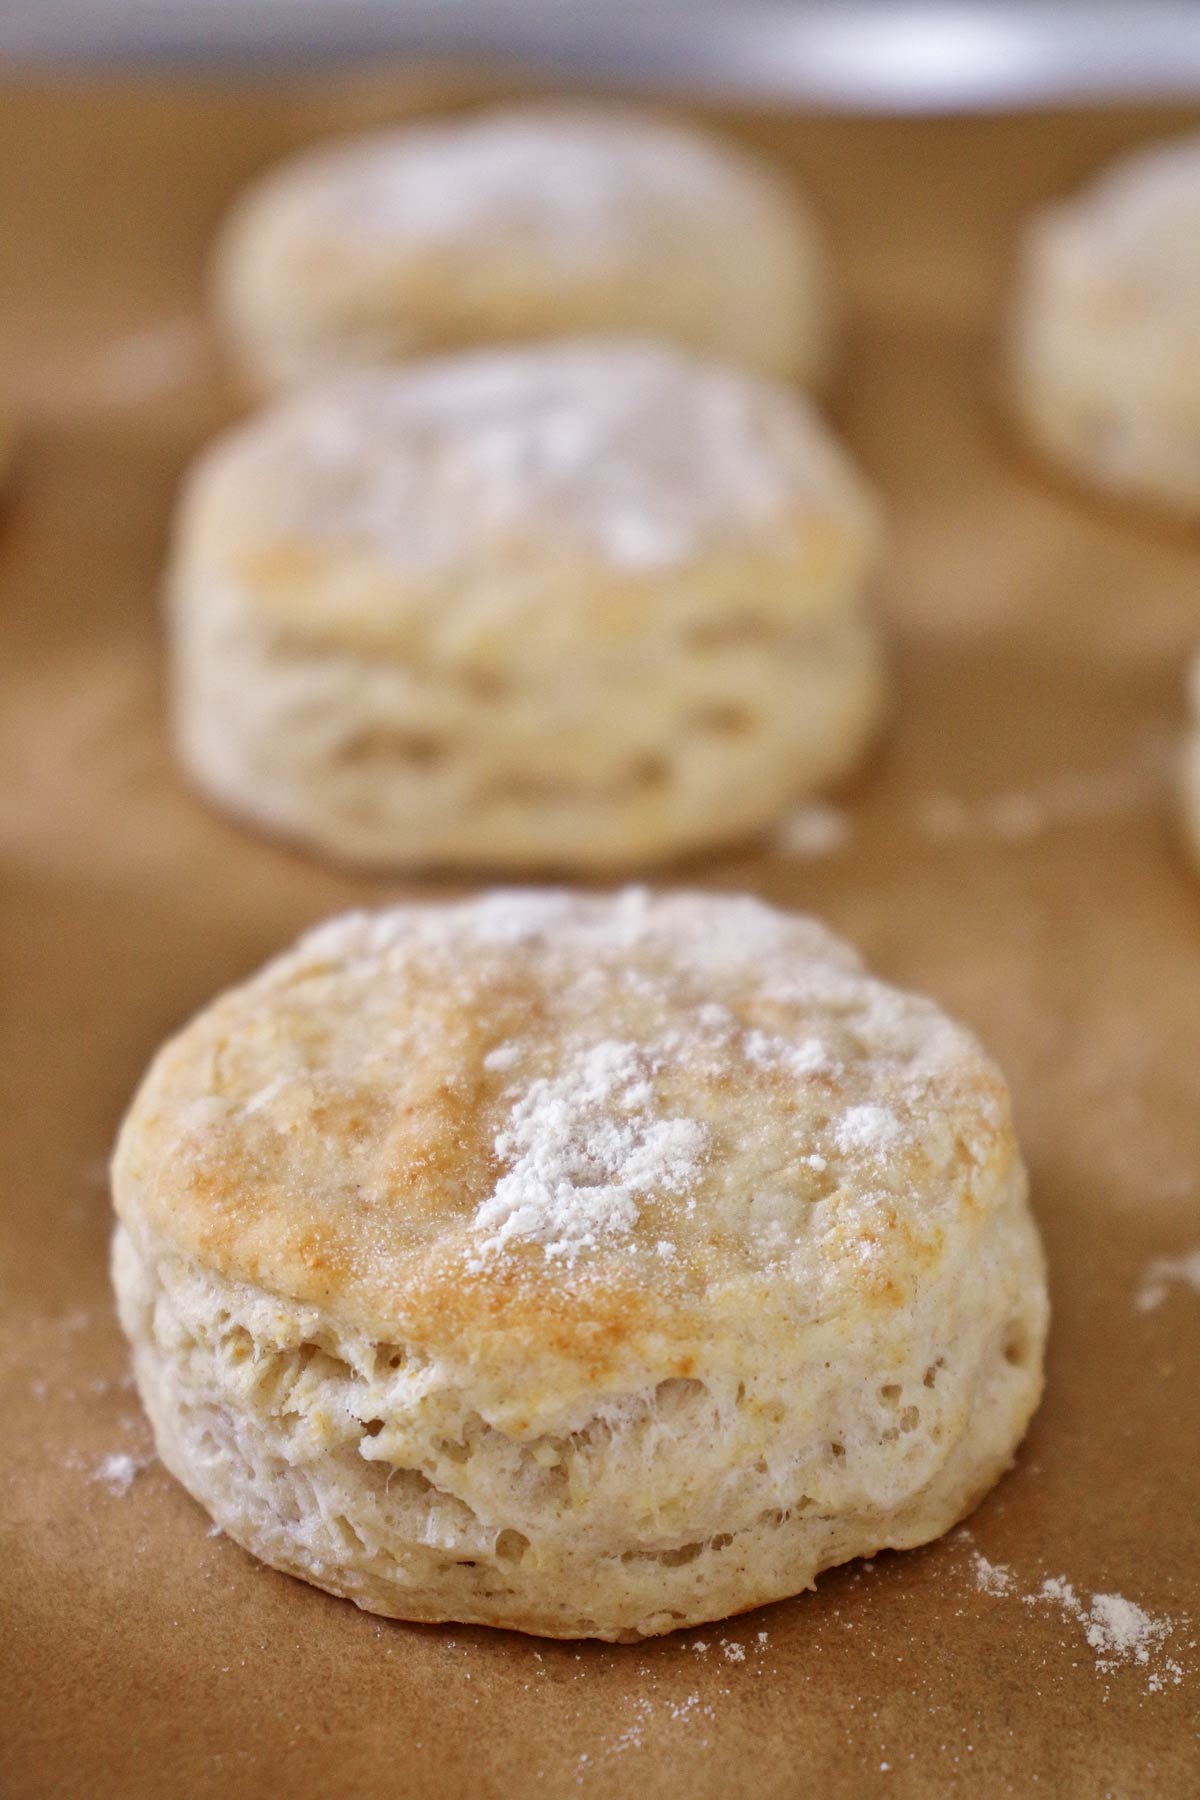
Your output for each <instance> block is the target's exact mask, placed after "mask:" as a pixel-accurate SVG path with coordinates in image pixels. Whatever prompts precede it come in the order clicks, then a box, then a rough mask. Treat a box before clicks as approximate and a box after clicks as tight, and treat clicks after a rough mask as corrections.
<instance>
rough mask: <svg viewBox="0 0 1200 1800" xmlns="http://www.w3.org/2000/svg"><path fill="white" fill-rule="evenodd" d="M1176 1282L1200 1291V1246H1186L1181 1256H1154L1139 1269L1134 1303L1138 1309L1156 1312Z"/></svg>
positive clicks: (1195, 1292) (1195, 1291) (1196, 1292)
mask: <svg viewBox="0 0 1200 1800" xmlns="http://www.w3.org/2000/svg"><path fill="white" fill-rule="evenodd" d="M1176 1283H1178V1285H1179V1286H1180V1287H1188V1288H1191V1290H1192V1292H1193V1293H1194V1294H1200V1248H1197V1249H1195V1250H1186V1251H1185V1252H1184V1253H1183V1255H1182V1256H1155V1257H1153V1258H1152V1259H1151V1260H1150V1261H1149V1262H1148V1263H1147V1264H1146V1266H1145V1268H1144V1269H1143V1270H1142V1273H1141V1276H1140V1278H1139V1281H1138V1288H1137V1293H1136V1295H1135V1296H1134V1302H1133V1304H1134V1306H1135V1307H1136V1308H1137V1310H1138V1312H1144V1313H1145V1312H1156V1311H1157V1310H1158V1308H1159V1307H1160V1306H1161V1305H1162V1303H1163V1301H1164V1300H1165V1299H1166V1297H1167V1290H1168V1289H1169V1288H1170V1287H1172V1286H1173V1285H1174V1284H1176Z"/></svg>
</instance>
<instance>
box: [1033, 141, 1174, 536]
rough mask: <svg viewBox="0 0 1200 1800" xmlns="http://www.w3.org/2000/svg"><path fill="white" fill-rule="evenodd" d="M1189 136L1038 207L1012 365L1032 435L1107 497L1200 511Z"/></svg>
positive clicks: (1142, 153) (1145, 152)
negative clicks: (1079, 192) (1058, 201)
mask: <svg viewBox="0 0 1200 1800" xmlns="http://www.w3.org/2000/svg"><path fill="white" fill-rule="evenodd" d="M1198 241H1200V136H1197V137H1193V138H1188V139H1184V140H1183V141H1181V142H1175V143H1171V144H1166V145H1156V146H1153V147H1152V148H1150V149H1144V150H1140V151H1138V152H1136V153H1135V154H1133V155H1130V156H1127V157H1125V158H1123V159H1122V160H1121V161H1120V162H1118V163H1117V164H1116V165H1115V166H1114V167H1112V168H1111V169H1109V170H1108V171H1106V172H1105V174H1104V175H1103V176H1101V178H1100V179H1099V180H1098V181H1097V182H1095V183H1094V184H1093V185H1092V186H1091V187H1090V188H1089V189H1087V190H1086V191H1085V192H1084V193H1083V194H1082V195H1079V196H1078V197H1076V198H1074V199H1072V200H1069V201H1067V202H1065V203H1064V204H1061V205H1058V206H1055V207H1052V208H1050V209H1048V210H1046V211H1044V212H1042V213H1040V214H1039V215H1038V216H1037V217H1036V218H1035V219H1034V220H1033V222H1032V224H1031V225H1030V227H1029V229H1028V231H1027V233H1026V237H1025V242H1024V246H1023V252H1022V263H1021V270H1020V276H1019V282H1018V292H1017V299H1016V317H1015V327H1014V335H1013V346H1012V372H1013V379H1014V397H1015V404H1016V410H1017V413H1018V415H1019V418H1020V420H1021V421H1022V423H1023V425H1024V428H1025V430H1026V432H1027V433H1028V435H1029V437H1030V439H1031V440H1032V442H1033V443H1034V444H1035V445H1036V446H1038V447H1039V448H1040V449H1041V450H1042V451H1044V452H1045V453H1046V454H1047V455H1048V456H1049V457H1051V458H1052V459H1053V460H1054V461H1055V462H1057V463H1059V464H1060V465H1061V466H1062V467H1063V468H1065V469H1066V470H1067V471H1069V472H1070V474H1071V475H1073V476H1074V477H1076V478H1077V479H1078V480H1080V481H1081V482H1084V483H1086V484H1087V485H1089V486H1091V487H1093V488H1096V489H1099V490H1101V491H1103V492H1105V493H1107V494H1110V495H1116V496H1119V497H1123V498H1126V499H1130V500H1137V501H1141V502H1150V503H1152V504H1154V505H1157V506H1159V507H1163V508H1167V509H1170V510H1171V511H1173V512H1175V513H1177V514H1181V515H1183V516H1184V517H1187V518H1197V517H1200V256H1197V254H1196V249H1195V246H1196V243H1197V242H1198Z"/></svg>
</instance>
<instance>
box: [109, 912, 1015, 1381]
mask: <svg viewBox="0 0 1200 1800" xmlns="http://www.w3.org/2000/svg"><path fill="white" fill-rule="evenodd" d="M1015 1164H1016V1147H1015V1144H1014V1141H1013V1137H1012V1131H1011V1125H1010V1121H1009V1110H1008V1100H1007V1095H1006V1091H1005V1088H1004V1084H1003V1082H1002V1080H1001V1078H1000V1076H999V1074H998V1073H997V1071H996V1070H995V1068H994V1067H993V1066H992V1065H991V1064H990V1063H989V1062H988V1060H987V1059H986V1058H985V1056H984V1055H983V1053H982V1051H981V1050H980V1049H979V1047H978V1046H977V1045H976V1043H975V1041H974V1039H973V1038H971V1037H970V1035H969V1034H968V1033H966V1032H965V1031H963V1030H962V1029H960V1028H959V1027H957V1026H955V1025H953V1024H951V1023H950V1022H949V1021H948V1020H947V1019H945V1017H944V1016H943V1015H942V1014H941V1013H940V1012H939V1011H938V1010H937V1008H936V1007H934V1006H933V1005H932V1004H930V1003H929V1002H927V1001H924V1000H920V999H916V998H914V997H912V996H909V995H906V994H903V993H900V992H897V991H896V990H894V989H892V988H889V987H887V986H885V985H883V984H882V983H880V982H877V981H874V980H872V979H870V978H869V977H868V976H867V975H866V974H865V973H864V972H863V970H862V967H861V965H860V963H859V961H858V959H857V957H856V956H855V955H854V953H853V952H852V951H851V950H850V949H849V948H848V947H847V946H845V945H844V944H842V943H841V942H840V941H839V940H837V939H836V938H834V937H832V936H831V935H830V934H829V933H828V932H827V931H825V930H824V928H823V927H821V926H820V925H818V924H816V923H814V922H813V921H810V920H806V919H802V918H796V917H789V916H787V915H784V914H781V913H778V912H775V911H773V910H772V909H770V908H768V907H766V906H763V905H761V904H760V903H758V902H757V901H754V900H750V899H734V898H728V897H721V896H715V895H703V894H699V893H682V894H672V895H667V896H663V897H653V896H650V895H648V894H647V893H646V892H644V891H643V890H640V889H630V890H627V891H625V892H623V893H621V894H619V895H617V896H615V897H595V896H578V895H571V894H568V893H565V892H553V891H549V892H547V891H539V892H522V891H511V892H507V891H498V892H494V893H491V894H487V895H485V896H483V897H482V898H479V899H476V900H469V901H464V902H462V903H459V904H453V905H430V906H405V907H398V908H395V909H393V910H390V911H385V912H380V913H375V914H366V913H355V914H349V915H347V916H345V917H343V918H339V919H335V920H334V921H332V922H331V923H329V924H327V925H325V926H322V927H321V928H319V929H318V930H316V931H313V932H312V933H310V934H309V935H308V936H307V937H305V938H304V939H303V940H302V941H301V942H300V943H299V944H298V945H297V946H296V948H294V949H293V950H291V951H289V952H288V953H287V954H286V955H284V956H282V957H281V958H280V959H279V960H277V961H276V962H274V963H272V964H270V965H269V966H268V967H267V968H266V969H265V970H263V972H262V973H261V974H259V975H258V976H257V977H256V978H254V979H253V980H251V981H250V982H248V983H247V984H246V985H245V986H243V987H240V988H238V989H235V990H234V991H232V992H230V993H228V994H226V995H225V996H224V997H223V998H221V999H220V1000H218V1001H217V1002H216V1003H215V1004H214V1005H213V1006H211V1007H210V1008H209V1009H208V1010H207V1011H205V1012H204V1013H202V1014H201V1015H200V1016H199V1017H198V1018H197V1019H195V1020H194V1021H193V1022H192V1023H191V1024H190V1025H189V1026H187V1027H186V1029H185V1030H184V1031H183V1032H182V1033H181V1034H180V1035H179V1036H178V1037H177V1038H175V1039H174V1041H173V1042H171V1043H169V1044H168V1045H167V1046H166V1047H165V1048H164V1049H163V1051H162V1052H161V1053H160V1055H159V1056H158V1058H157V1060H156V1061H155V1063H154V1065H153V1067H152V1068H151V1070H150V1072H149V1074H148V1076H147V1077H146V1080H145V1082H144V1083H143V1086H142V1088H141V1090H140V1092H139V1093H138V1095H137V1097H136V1099H135V1101H134V1103H133V1106H132V1108H131V1110H130V1113H129V1116H128V1118H127V1119H126V1121H125V1124H124V1127H123V1129H122V1132H121V1137H120V1141H119V1143H118V1148H117V1153H116V1158H115V1163H114V1193H115V1198H116V1204H117V1210H118V1212H119V1214H120V1215H121V1217H122V1218H123V1219H124V1220H125V1222H126V1223H127V1224H128V1225H129V1226H130V1228H131V1229H132V1230H133V1231H134V1232H135V1234H144V1235H147V1236H148V1237H149V1238H150V1239H151V1240H153V1241H155V1242H157V1243H159V1244H162V1245H165V1246H167V1247H169V1248H170V1249H172V1250H176V1251H179V1252H182V1253H184V1254H186V1255H189V1256H193V1257H195V1258H196V1259H198V1260H199V1262H200V1263H201V1264H202V1265H203V1266H205V1267H207V1268H209V1269H211V1270H213V1271H215V1272H217V1273H219V1274H221V1275H223V1276H225V1277H228V1278H232V1279H235V1280H239V1281H243V1282H248V1283H253V1284H256V1285H257V1286H259V1287H261V1288H263V1289H265V1290H267V1292H268V1293H269V1294H271V1295H273V1296H276V1297H281V1298H283V1299H286V1300H288V1301H295V1302H301V1303H305V1304H314V1305H319V1306H321V1307H324V1308H327V1309H330V1310H331V1311H332V1312H333V1314H334V1315H336V1316H337V1318H338V1319H339V1320H341V1321H342V1322H343V1323H345V1324H346V1325H348V1326H349V1327H352V1328H353V1329H355V1330H361V1331H363V1332H365V1333H367V1334H368V1335H371V1336H374V1337H377V1338H382V1339H384V1340H392V1339H402V1340H404V1341H405V1342H407V1343H410V1344H417V1345H420V1346H423V1347H424V1348H426V1349H427V1350H429V1351H430V1352H431V1353H439V1352H440V1351H442V1350H444V1349H445V1348H446V1347H447V1346H452V1345H454V1344H455V1343H458V1344H460V1345H461V1344H463V1343H465V1342H468V1341H469V1342H477V1341H484V1340H486V1339H488V1338H489V1337H490V1336H492V1335H494V1334H496V1333H499V1334H502V1335H506V1336H507V1337H508V1338H509V1339H514V1340H523V1341H525V1342H527V1343H529V1344H531V1345H537V1346H538V1347H539V1348H540V1349H542V1350H546V1351H547V1352H550V1353H553V1355H555V1356H557V1357H560V1358H562V1359H565V1360H567V1361H570V1362H572V1363H573V1364H574V1365H576V1366H580V1365H581V1366H583V1367H585V1368H586V1370H587V1371H589V1373H590V1376H591V1377H592V1378H598V1377H599V1375H601V1374H602V1373H603V1371H605V1370H606V1369H608V1368H610V1367H612V1366H613V1365H615V1364H616V1363H618V1362H619V1361H620V1360H621V1357H622V1356H623V1355H624V1354H625V1353H626V1352H627V1351H628V1349H629V1346H630V1345H631V1344H636V1346H637V1347H638V1349H637V1354H639V1355H644V1354H645V1353H646V1346H647V1345H649V1344H653V1345H654V1346H656V1349H655V1350H654V1358H655V1359H656V1366H660V1367H662V1368H669V1369H670V1370H672V1371H674V1372H679V1373H687V1369H688V1366H689V1359H690V1357H691V1356H692V1355H693V1354H694V1352H695V1350H696V1347H697V1346H698V1345H699V1344H702V1343H703V1342H704V1340H705V1336H706V1334H709V1333H713V1332H717V1331H728V1330H731V1329H737V1328H738V1327H737V1324H736V1321H737V1318H738V1317H740V1316H742V1315H744V1313H745V1312H746V1309H747V1308H749V1309H750V1310H751V1311H753V1309H754V1308H755V1307H757V1306H768V1307H771V1308H774V1310H775V1312H776V1313H780V1314H781V1315H786V1316H788V1317H790V1318H793V1319H795V1320H796V1321H798V1322H805V1321H808V1320H811V1319H812V1318H813V1317H817V1316H823V1315H825V1314H831V1313H837V1312H839V1311H844V1310H845V1309H846V1308H847V1307H853V1308H855V1309H859V1310H861V1309H862V1308H866V1309H867V1310H868V1311H869V1310H870V1309H872V1308H875V1307H880V1308H893V1307H895V1306H898V1305H902V1304H904V1303H905V1301H906V1299H907V1298H908V1297H909V1296H910V1294H911V1284H912V1282H913V1281H914V1280H918V1279H920V1278H921V1274H922V1271H923V1270H928V1268H929V1267H930V1266H931V1265H932V1264H934V1263H936V1262H937V1260H938V1259H939V1257H940V1255H941V1253H942V1249H943V1245H944V1242H945V1241H946V1239H947V1237H948V1236H951V1235H954V1234H958V1233H961V1230H962V1228H963V1226H964V1222H967V1223H969V1221H970V1219H971V1217H972V1216H973V1215H978V1214H979V1213H980V1211H981V1209H986V1208H987V1207H988V1206H990V1205H992V1204H995V1203H999V1199H1000V1196H1001V1193H1002V1192H1005V1191H1007V1192H1008V1193H1010V1194H1011V1180H1012V1174H1013V1169H1014V1166H1015Z"/></svg>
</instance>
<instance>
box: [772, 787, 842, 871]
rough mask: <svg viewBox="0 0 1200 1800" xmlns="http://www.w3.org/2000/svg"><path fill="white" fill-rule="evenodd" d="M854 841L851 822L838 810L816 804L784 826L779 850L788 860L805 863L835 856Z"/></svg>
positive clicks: (779, 834) (777, 837)
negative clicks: (850, 840) (791, 857)
mask: <svg viewBox="0 0 1200 1800" xmlns="http://www.w3.org/2000/svg"><path fill="white" fill-rule="evenodd" d="M849 839H850V821H849V819H848V818H847V816H846V814H845V813H844V812H841V811H840V810H839V809H838V808H837V807H836V806H829V805H826V804H825V803H823V802H820V801H818V802H815V803H814V804H813V805H811V806H802V807H799V808H798V809H797V810H796V811H795V812H794V813H791V814H790V815H789V816H788V817H787V818H786V819H785V820H784V821H783V823H782V824H781V825H780V827H779V829H778V831H777V832H776V834H775V848H776V849H777V850H779V851H780V852H781V853H782V854H783V855H784V856H794V857H796V858H798V859H800V860H803V861H810V860H812V861H815V860H816V859H817V858H818V857H822V856H833V855H835V854H836V852H837V851H839V850H841V849H843V848H844V847H845V845H846V844H847V843H848V842H849Z"/></svg>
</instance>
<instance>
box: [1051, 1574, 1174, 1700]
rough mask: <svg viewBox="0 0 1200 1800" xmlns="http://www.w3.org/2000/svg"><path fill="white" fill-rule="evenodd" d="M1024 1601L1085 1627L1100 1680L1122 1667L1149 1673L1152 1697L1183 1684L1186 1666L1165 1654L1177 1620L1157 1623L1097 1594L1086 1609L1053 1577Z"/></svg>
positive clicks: (1128, 1603) (1119, 1598) (1118, 1598)
mask: <svg viewBox="0 0 1200 1800" xmlns="http://www.w3.org/2000/svg"><path fill="white" fill-rule="evenodd" d="M1025 1600H1026V1602H1027V1603H1028V1604H1030V1605H1037V1604H1039V1603H1042V1604H1046V1603H1049V1604H1051V1605H1054V1606H1057V1607H1059V1608H1060V1610H1061V1611H1062V1612H1064V1613H1065V1614H1066V1615H1067V1617H1068V1618H1070V1619H1074V1620H1075V1622H1076V1623H1077V1624H1078V1625H1081V1626H1082V1627H1083V1635H1084V1638H1085V1640H1086V1642H1087V1645H1088V1648H1089V1649H1090V1650H1091V1651H1092V1652H1093V1655H1094V1656H1095V1659H1096V1668H1097V1670H1099V1672H1100V1673H1101V1674H1109V1673H1111V1672H1112V1671H1113V1670H1115V1669H1119V1668H1122V1667H1131V1666H1132V1667H1140V1668H1143V1669H1145V1670H1146V1672H1147V1683H1146V1686H1147V1690H1148V1692H1150V1693H1152V1694H1155V1693H1160V1692H1161V1691H1162V1689H1163V1688H1165V1687H1166V1686H1167V1685H1168V1684H1169V1685H1171V1686H1173V1687H1177V1686H1178V1685H1179V1684H1180V1683H1181V1682H1182V1680H1183V1667H1182V1665H1181V1664H1180V1663H1179V1662H1178V1661H1177V1659H1176V1658H1175V1657H1173V1656H1170V1655H1168V1654H1167V1652H1166V1649H1165V1645H1166V1642H1167V1639H1168V1638H1169V1637H1170V1636H1171V1635H1172V1633H1173V1632H1174V1630H1175V1624H1174V1621H1173V1620H1171V1619H1158V1618H1155V1617H1153V1615H1152V1614H1150V1613H1148V1612H1146V1611H1145V1610H1144V1609H1143V1608H1142V1607H1140V1606H1138V1605H1137V1604H1136V1603H1135V1602H1134V1601H1132V1600H1127V1599H1126V1598H1125V1596H1124V1595H1123V1594H1093V1595H1092V1597H1091V1600H1090V1602H1089V1603H1088V1604H1087V1605H1086V1606H1085V1605H1084V1603H1083V1601H1082V1600H1081V1599H1080V1598H1079V1595H1078V1594H1077V1593H1076V1591H1075V1589H1074V1587H1073V1586H1072V1585H1071V1583H1070V1582H1069V1581H1066V1580H1064V1579H1063V1577H1062V1576H1060V1575H1052V1576H1050V1577H1049V1578H1048V1579H1047V1580H1045V1581H1043V1583H1042V1585H1041V1587H1040V1588H1039V1589H1038V1590H1037V1592H1036V1593H1034V1594H1027V1595H1026V1596H1025Z"/></svg>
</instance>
